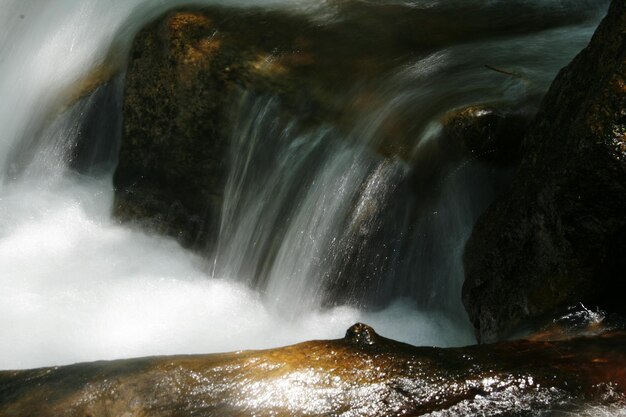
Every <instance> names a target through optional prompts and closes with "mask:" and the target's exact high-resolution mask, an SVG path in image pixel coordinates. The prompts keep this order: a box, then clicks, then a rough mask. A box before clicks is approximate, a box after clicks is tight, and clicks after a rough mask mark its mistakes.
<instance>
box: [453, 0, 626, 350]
mask: <svg viewBox="0 0 626 417" xmlns="http://www.w3.org/2000/svg"><path fill="white" fill-rule="evenodd" d="M625 74H626V3H624V2H623V1H613V3H612V4H611V7H610V10H609V13H608V15H607V17H606V18H605V19H604V21H603V22H602V23H601V25H600V26H599V28H598V30H597V31H596V33H595V35H594V36H593V39H592V40H591V43H590V44H589V46H588V47H587V48H586V49H584V50H583V51H582V52H581V53H580V54H579V55H578V56H577V57H576V58H575V59H574V60H573V61H572V63H571V64H570V65H568V66H567V67H566V68H564V69H563V70H562V71H561V72H560V74H559V75H558V76H557V78H556V80H555V81H554V83H553V85H552V86H551V88H550V90H549V92H548V93H547V95H546V97H545V98H544V100H543V103H542V106H541V109H540V111H539V114H538V116H537V117H536V119H535V121H534V122H533V124H532V126H531V129H530V132H529V134H528V136H527V137H526V138H525V141H524V144H523V160H522V164H521V167H520V169H519V172H518V174H517V176H516V179H515V180H514V184H513V186H512V188H511V189H510V191H509V192H508V193H507V195H506V196H504V197H503V198H501V199H500V200H499V201H497V202H496V203H495V204H494V205H492V206H491V207H490V208H489V209H488V210H487V211H486V213H484V214H483V216H482V217H481V218H480V219H479V221H478V223H477V224H476V226H475V228H474V231H473V233H472V236H471V238H470V239H469V241H468V243H467V246H466V249H465V258H464V263H465V269H466V271H465V274H466V279H465V284H464V287H463V300H464V303H465V306H466V308H467V311H468V312H469V315H470V318H471V320H472V321H473V323H474V325H475V327H476V329H477V332H478V335H479V337H480V339H481V340H482V341H491V340H495V339H499V338H502V337H505V336H506V335H507V334H509V333H510V332H511V331H512V330H514V329H515V328H516V326H518V325H520V324H521V323H523V322H524V321H525V320H528V319H532V318H536V317H539V316H541V315H544V314H547V313H550V312H552V311H554V310H555V309H557V308H561V307H562V306H564V305H568V304H570V305H571V304H575V303H576V302H584V303H589V304H592V305H594V304H595V305H600V306H602V307H604V308H606V309H609V310H614V311H622V312H623V311H624V308H625V307H624V306H625V305H626V304H625V303H624V302H623V297H622V294H623V292H622V291H620V288H622V287H623V281H624V277H625V276H626V275H625V273H624V271H626V256H624V253H626V215H625V213H626V79H625V77H626V75H625Z"/></svg>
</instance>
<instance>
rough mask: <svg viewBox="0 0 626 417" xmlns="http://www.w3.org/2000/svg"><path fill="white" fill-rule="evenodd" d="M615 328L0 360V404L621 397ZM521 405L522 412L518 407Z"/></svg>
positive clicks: (375, 403) (303, 406)
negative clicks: (469, 341)
mask: <svg viewBox="0 0 626 417" xmlns="http://www.w3.org/2000/svg"><path fill="white" fill-rule="evenodd" d="M624 343H626V334H625V333H623V332H614V333H607V334H604V335H602V336H598V337H595V338H582V339H574V340H570V341H561V342H532V341H516V342H505V343H500V344H494V345H483V346H474V347H467V348H453V349H440V348H427V347H415V346H411V345H407V344H403V343H399V342H396V341H393V340H390V339H386V338H384V337H381V336H377V335H376V334H375V332H374V330H373V329H371V328H370V327H368V326H366V325H364V324H357V325H355V326H353V327H352V328H351V329H349V330H348V332H347V334H346V338H344V339H338V340H327V341H311V342H305V343H301V344H298V345H294V346H288V347H284V348H277V349H270V350H264V351H245V352H235V353H227V354H214V355H194V356H172V357H156V358H144V359H131V360H120V361H112V362H94V363H86V364H77V365H70V366H64V367H55V368H44V369H36V370H30V371H4V372H0V415H1V416H3V417H8V416H32V415H37V416H39V417H47V416H59V415H63V416H68V417H72V416H81V417H84V416H86V415H89V416H91V417H100V416H110V415H119V416H142V417H152V416H154V417H156V416H159V417H160V416H182V415H186V416H187V415H226V416H230V415H237V416H248V415H250V416H251V415H274V416H292V415H307V416H322V415H346V416H348V415H359V416H381V415H433V414H429V413H436V412H444V413H448V414H450V413H451V414H450V415H476V413H479V414H480V413H484V414H485V415H520V414H524V413H528V412H530V411H532V412H537V411H546V410H550V409H553V408H558V409H559V410H576V407H577V406H579V405H581V404H585V403H590V404H602V405H610V404H624V403H623V401H624V394H625V393H626V378H625V373H624V369H626V366H625V365H626V352H624V350H623V349H622V347H623V346H624ZM524 415H525V414H524Z"/></svg>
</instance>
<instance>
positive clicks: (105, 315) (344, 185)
mask: <svg viewBox="0 0 626 417" xmlns="http://www.w3.org/2000/svg"><path fill="white" fill-rule="evenodd" d="M182 3H183V2H182V1H178V0H161V1H149V0H144V1H141V0H132V1H121V0H111V1H108V2H102V1H97V0H53V1H48V2H41V1H37V0H1V2H0V369H15V368H31V367H37V366H44V365H59V364H68V363H73V362H78V361H92V360H99V359H114V358H123V357H135V356H145V355H156V354H173V353H197V352H217V351H230V350H238V349H249V348H261V347H270V346H279V345H285V344H289V343H294V342H297V341H302V340H305V339H316V338H335V337H339V336H341V335H342V334H343V332H344V331H345V329H346V328H347V327H349V325H351V324H352V323H354V322H357V321H363V322H367V323H368V324H370V325H372V326H373V327H375V328H376V329H377V330H378V331H379V332H380V333H381V334H383V335H385V336H387V337H391V338H394V339H397V340H401V341H406V342H409V343H412V344H417V345H436V346H458V345H464V344H471V343H473V342H474V337H473V331H472V329H471V326H470V324H469V322H468V320H467V317H466V316H465V313H464V310H463V307H462V304H461V300H460V291H461V285H462V280H463V271H462V265H461V253H462V248H463V244H464V242H465V240H466V239H467V237H468V236H469V233H470V231H471V227H472V225H473V222H474V221H475V220H476V218H477V216H478V215H479V214H480V210H482V209H483V208H484V207H485V205H486V204H487V203H488V202H489V201H490V199H491V198H493V193H492V192H491V191H490V190H489V189H488V187H487V185H488V182H487V181H486V180H483V179H482V177H481V176H482V175H483V173H482V172H481V170H480V169H473V170H470V171H469V172H470V173H471V175H468V174H467V171H464V172H463V174H461V175H452V176H451V177H450V178H446V180H445V184H444V186H443V190H442V192H441V193H440V195H439V197H438V199H437V201H436V202H435V203H434V206H433V209H432V210H430V214H429V215H428V216H426V217H425V218H424V219H423V220H422V222H421V223H420V224H419V225H418V226H417V227H416V229H415V230H414V232H412V234H407V235H403V234H402V230H403V229H402V226H403V223H402V222H403V219H404V218H405V211H406V210H409V209H410V208H411V207H412V206H411V204H414V202H412V201H409V200H410V199H409V200H406V201H404V199H405V197H404V195H403V194H402V192H403V191H402V188H401V179H402V178H403V175H405V172H406V169H407V168H406V166H405V164H404V163H402V162H399V161H395V162H389V161H388V160H387V161H382V160H381V159H379V158H377V157H376V156H375V155H374V156H372V155H370V153H368V152H366V150H365V149H366V146H367V145H368V144H370V143H372V142H375V141H376V140H378V138H377V134H378V133H377V132H378V131H379V128H380V127H381V126H382V125H384V124H385V123H386V121H387V120H390V119H391V118H392V117H394V115H398V114H404V113H403V112H405V111H406V109H408V108H411V109H412V111H414V112H415V113H416V114H421V115H422V118H421V120H419V121H416V123H417V127H415V131H416V132H417V133H416V135H417V136H419V138H418V139H419V140H416V143H425V142H427V141H428V140H429V139H431V138H432V137H434V136H435V135H434V133H433V132H437V130H438V128H439V125H438V120H439V117H440V116H441V115H442V114H444V113H445V112H446V111H447V110H451V109H454V108H457V107H459V106H462V105H465V104H469V103H473V102H481V101H487V100H496V99H499V100H504V101H509V102H516V101H521V100H523V99H524V97H532V96H536V95H538V94H541V93H542V92H544V91H545V90H546V88H547V87H548V85H549V83H550V81H551V80H552V78H553V77H554V76H555V75H556V73H557V71H558V70H559V69H560V68H561V67H562V66H563V65H565V64H566V63H567V62H568V61H569V60H570V59H571V58H572V57H573V56H574V55H575V54H576V53H577V52H578V51H579V50H580V49H582V47H583V46H584V45H585V44H586V43H587V41H588V40H589V38H590V36H591V34H592V33H593V30H594V29H595V27H596V25H597V24H598V22H599V19H600V17H601V16H602V13H603V12H604V11H605V10H606V2H604V1H583V0H578V1H574V0H572V1H565V0H562V1H559V0H554V1H549V0H511V1H505V0H472V1H460V0H459V1H456V0H440V1H433V0H414V1H407V2H403V3H406V7H410V8H418V9H419V8H423V9H437V8H441V9H445V10H454V8H458V9H459V11H458V13H463V10H464V8H473V10H476V9H477V8H478V9H481V8H484V10H485V13H490V16H493V18H494V19H493V24H494V25H499V27H500V31H499V32H498V34H497V35H495V34H494V35H493V36H488V35H485V36H477V37H476V39H477V40H474V41H472V42H468V43H462V42H459V43H458V44H453V45H450V46H447V47H446V48H444V49H441V50H438V51H428V52H424V53H423V54H421V55H420V56H419V57H418V58H416V60H415V62H413V63H412V64H411V65H403V66H402V67H399V68H397V70H396V71H394V73H393V74H392V75H391V76H389V77H388V79H385V80H381V82H380V87H379V91H380V95H381V96H382V97H384V98H385V100H384V103H383V104H381V106H380V107H379V108H376V109H373V110H371V111H370V112H369V113H364V114H363V115H362V118H361V120H357V121H356V122H355V126H354V128H353V136H354V138H352V139H353V140H352V141H345V140H337V139H336V138H335V137H334V135H336V133H335V132H333V131H332V129H325V128H320V129H319V130H317V131H313V132H309V133H308V135H310V137H307V138H306V139H307V140H306V141H303V142H304V143H306V146H304V145H303V146H299V147H298V146H291V145H289V144H293V143H297V141H298V138H297V137H296V138H293V137H290V136H289V130H288V129H289V121H285V123H284V128H283V131H282V136H281V135H276V137H274V139H275V140H274V142H272V145H271V146H272V147H273V148H272V149H270V150H268V149H267V148H266V149H262V148H263V147H261V146H258V143H259V142H263V143H264V144H265V143H267V140H266V141H262V140H261V139H262V138H261V136H263V135H265V136H267V135H271V134H272V132H271V131H270V132H269V133H268V131H265V130H264V128H263V126H265V125H266V124H267V123H268V121H267V118H268V117H269V118H272V117H273V113H272V112H273V111H274V110H273V109H274V106H275V105H276V104H275V103H274V101H273V100H272V99H271V98H267V97H265V98H263V97H262V98H249V97H243V98H242V104H241V110H240V114H239V117H238V124H237V125H236V126H235V127H234V129H233V135H234V136H233V137H234V138H236V140H234V144H235V145H234V146H237V147H238V148H237V149H235V150H234V151H233V160H232V164H231V165H232V166H231V172H230V176H229V182H228V184H227V192H226V196H225V200H224V209H223V213H224V215H223V218H222V220H221V226H220V237H219V241H218V245H217V248H216V249H215V251H214V253H213V252H212V253H208V254H204V256H201V254H194V253H191V252H188V251H186V250H184V249H182V248H181V247H180V246H179V245H178V244H177V243H176V242H175V241H174V240H172V239H169V238H165V237H159V236H155V235H154V234H150V233H149V232H147V231H143V230H139V229H138V228H133V227H131V226H123V225H120V224H118V223H117V222H116V221H115V220H113V219H111V207H112V201H113V187H112V181H111V178H112V174H113V170H114V163H113V162H114V160H115V151H116V149H117V147H118V146H119V143H117V139H116V138H115V136H116V135H115V134H114V133H111V137H110V138H108V139H109V140H107V138H104V141H103V144H100V145H99V146H100V147H102V146H104V150H103V151H101V152H104V154H107V155H109V157H108V159H107V158H105V159H104V160H105V162H106V163H105V164H104V165H102V164H101V165H99V166H98V169H95V166H93V167H87V168H94V169H91V170H90V169H86V170H83V171H84V172H82V173H77V172H76V171H75V170H74V169H72V168H71V167H69V166H68V164H67V161H66V160H67V158H66V150H67V147H68V146H69V145H68V144H71V143H73V142H74V141H75V140H76V138H77V135H78V134H79V131H80V129H78V126H80V123H81V120H82V119H83V118H85V117H87V116H86V115H88V114H90V112H92V111H93V110H92V108H91V107H90V105H91V104H90V101H89V99H86V100H85V99H83V100H80V101H78V102H77V104H74V105H73V106H72V107H69V108H68V105H69V104H70V103H73V102H75V100H74V99H73V96H72V91H75V89H76V85H77V84H79V83H80V80H82V79H84V78H85V77H87V75H88V74H90V73H91V72H92V71H93V70H94V68H96V67H100V66H101V64H102V63H103V62H109V61H111V60H112V61H116V59H117V61H119V55H121V56H123V55H124V51H126V50H127V49H128V47H129V44H130V41H131V39H132V37H133V35H134V34H135V33H136V31H137V30H138V28H140V27H141V25H142V24H144V23H145V22H147V21H148V20H149V19H151V18H153V17H155V16H157V15H158V14H159V13H161V12H163V11H164V10H166V9H168V8H171V7H173V6H175V5H178V4H182ZM222 3H225V4H230V5H237V6H248V5H261V6H267V7H280V8H287V9H291V10H293V12H294V13H304V14H306V15H308V16H310V18H311V19H314V20H316V21H318V22H319V24H324V23H325V22H327V21H333V20H334V19H335V18H336V15H335V12H336V9H337V7H338V3H337V2H332V1H328V2H313V1H307V0H292V1H290V0H282V1H280V0H278V1H272V2H271V3H270V2H261V1H258V2H255V1H253V0H241V1H240V0H233V1H232V2H226V1H224V2H222ZM511 7H512V8H513V9H510V8H511ZM509 10H526V11H528V13H527V15H516V16H514V18H515V19H514V20H515V22H512V23H511V24H510V27H511V30H510V33H508V34H507V33H506V28H507V27H508V23H507V20H506V19H508V18H509V14H510V12H509ZM450 13H452V14H454V12H450ZM537 20H540V21H542V22H543V23H542V24H538V26H537V28H536V29H533V30H519V28H520V27H523V26H524V24H525V23H527V24H528V26H530V27H535V26H533V25H534V24H535V23H536V22H537ZM484 32H485V33H486V34H489V33H491V32H489V28H484ZM503 32H504V34H503ZM112 45H114V46H115V48H113V49H112V48H111V47H112ZM111 50H115V51H117V55H118V56H117V58H116V57H111V56H110V54H109V52H110V51H111ZM122 61H123V60H122ZM475 62H479V63H480V64H481V65H475V64H473V63H475ZM485 62H488V63H490V64H491V65H494V66H496V67H502V68H506V69H507V70H510V71H513V72H515V73H518V74H523V75H524V79H523V80H521V79H519V78H512V77H503V76H502V75H501V74H497V73H496V72H494V71H488V70H487V71H485V68H484V67H483V65H482V64H484V63H485ZM111 65H114V66H115V65H123V64H119V62H117V63H114V64H111ZM113 90H114V91H113V93H112V94H113V96H112V100H113V102H114V103H117V104H119V103H120V101H121V99H122V97H121V92H122V84H121V81H120V82H119V85H118V86H117V87H116V88H114V89H113ZM118 107H119V106H118ZM108 108H109V109H110V108H116V106H115V105H114V106H109V107H108ZM108 133H109V132H107V134H108ZM285 137H288V138H289V140H290V141H289V143H288V144H285V143H283V142H281V138H283V139H284V138H285ZM264 146H266V145H264ZM418 152H420V148H419V146H417V147H416V148H415V149H413V153H418ZM266 154H272V155H275V158H276V160H275V161H274V163H273V164H271V166H270V167H263V166H261V167H259V168H258V169H257V170H255V171H254V172H255V173H258V172H262V173H263V176H262V179H261V180H260V181H259V180H258V178H251V177H250V176H249V175H250V174H248V172H247V171H246V170H247V169H248V168H249V166H250V164H252V165H253V166H254V164H257V165H262V164H261V163H260V162H259V161H260V160H263V158H265V155H266ZM311 155H314V157H313V156H311ZM259 158H260V159H259ZM281 158H282V159H281ZM24 161H26V162H24ZM99 162H101V161H99ZM299 164H300V165H302V166H305V165H306V166H315V167H317V168H316V171H315V174H314V176H313V178H309V180H308V181H309V182H308V183H303V180H302V178H300V177H297V176H296V174H295V173H294V172H291V171H290V169H294V167H298V166H300V165H299ZM462 168H463V167H459V169H462ZM486 184H487V185H486ZM483 186H484V187H483ZM294 187H305V188H306V190H307V191H306V192H304V193H298V194H297V198H298V199H297V201H293V193H289V192H288V191H289V190H290V189H293V188H294ZM418 198H419V197H418ZM391 200H393V201H400V203H398V204H397V205H396V206H398V207H400V208H399V209H398V210H397V211H394V212H393V213H392V214H393V219H396V220H397V221H396V222H391V221H390V220H389V216H386V217H385V216H383V214H384V213H385V212H386V210H387V205H386V204H387V202H388V201H391ZM403 210H404V211H403ZM285 212H289V213H290V215H289V220H288V222H287V224H286V225H285V229H284V230H283V232H282V233H283V234H282V235H281V237H280V239H282V240H280V242H279V245H278V248H277V250H275V251H274V253H273V255H272V257H271V259H268V258H267V257H265V254H266V253H267V251H264V250H261V249H258V247H260V246H263V245H268V244H269V243H268V242H274V243H275V242H276V240H277V236H276V235H275V234H274V232H273V230H268V227H270V226H272V225H273V224H275V223H276V222H277V219H279V218H280V216H281V215H282V214H284V213H285ZM372 212H374V214H373V216H374V217H373V218H374V220H372V222H374V223H372V222H369V223H368V221H367V219H365V220H364V218H365V217H364V216H366V215H372ZM376 213H379V214H380V215H378V214H376ZM377 216H378V217H377ZM377 225H384V226H385V227H389V228H388V229H385V230H387V231H388V233H387V234H385V233H383V237H382V238H381V236H380V234H378V235H377V239H382V241H383V242H384V243H385V245H386V246H385V247H386V248H388V252H386V253H383V255H384V256H383V257H384V259H388V258H389V257H391V258H393V256H394V254H395V255H396V256H397V257H398V259H396V260H393V259H392V260H391V261H389V263H388V264H385V265H382V264H381V265H374V266H373V267H371V268H370V269H367V268H365V269H367V271H368V272H369V273H372V274H374V275H377V276H376V278H375V279H376V280H378V281H377V285H372V286H371V287H368V288H367V289H366V290H365V292H363V293H362V294H359V295H358V297H357V298H358V300H359V302H357V303H349V304H346V305H342V304H343V303H342V302H334V303H333V302H331V303H329V302H328V300H325V299H324V297H323V296H322V295H320V294H321V293H320V286H321V284H320V283H321V282H322V281H320V280H321V279H325V278H328V277H329V276H332V275H333V274H336V273H337V271H338V268H339V269H340V267H338V266H337V265H338V263H340V261H341V259H339V260H338V259H329V256H330V255H329V253H334V254H335V255H336V254H339V256H340V257H341V256H343V255H345V257H349V256H352V255H351V254H350V253H347V252H345V250H346V248H352V247H353V246H351V245H356V244H361V245H364V247H365V246H367V244H368V242H367V240H365V243H363V242H361V241H358V239H361V240H363V239H367V236H368V235H367V230H366V231H365V232H363V230H364V228H365V229H367V227H374V228H375V227H377ZM394 228H395V229H394ZM356 229H358V230H359V231H360V234H359V237H354V236H353V235H351V234H350V233H352V232H351V231H354V230H356ZM396 232H397V233H396ZM391 235H394V236H395V237H392V236H391ZM363 236H365V238H363ZM397 236H401V238H397ZM355 241H358V242H357V243H355ZM252 242H255V246H254V247H252V246H251V245H252ZM259 242H260V243H259ZM342 242H343V243H342ZM257 243H259V244H258V245H257ZM394 245H395V246H394ZM368 250H369V249H368ZM368 250H365V251H364V252H363V254H361V255H362V256H361V257H359V256H355V257H354V259H356V260H355V261H354V262H353V263H355V264H357V267H355V269H354V270H356V271H363V270H364V268H363V267H362V265H360V264H359V262H366V261H370V259H364V258H365V257H366V256H367V254H369V253H370V252H368ZM342 251H343V252H342ZM244 255H245V256H244ZM357 255H358V254H357ZM207 258H208V259H209V261H207ZM261 263H263V268H261V269H263V271H264V272H263V276H262V277H260V276H259V273H258V270H259V269H260V268H259V265H260V264H261ZM389 265H391V266H389ZM258 282H262V285H260V284H258Z"/></svg>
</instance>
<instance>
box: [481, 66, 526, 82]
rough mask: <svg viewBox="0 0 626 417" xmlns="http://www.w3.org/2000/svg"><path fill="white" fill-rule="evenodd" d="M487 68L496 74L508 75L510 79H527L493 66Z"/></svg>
mask: <svg viewBox="0 0 626 417" xmlns="http://www.w3.org/2000/svg"><path fill="white" fill-rule="evenodd" d="M485 68H487V69H490V70H492V71H495V72H499V73H500V74H504V75H508V76H510V77H515V78H521V79H524V78H525V77H523V76H521V75H519V74H516V73H514V72H510V71H505V70H503V69H500V68H496V67H492V66H491V65H485Z"/></svg>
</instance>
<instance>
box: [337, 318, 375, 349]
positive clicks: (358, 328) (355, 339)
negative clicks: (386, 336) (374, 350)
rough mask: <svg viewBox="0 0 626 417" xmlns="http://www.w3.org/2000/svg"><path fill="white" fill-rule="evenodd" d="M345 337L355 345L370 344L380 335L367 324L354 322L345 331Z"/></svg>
mask: <svg viewBox="0 0 626 417" xmlns="http://www.w3.org/2000/svg"><path fill="white" fill-rule="evenodd" d="M345 339H346V340H347V341H348V342H350V343H353V344H355V345H357V346H372V345H374V344H375V343H377V342H378V341H379V339H380V336H378V334H377V333H376V332H375V331H374V329H373V328H371V327H370V326H368V325H367V324H363V323H356V324H355V325H353V326H352V327H350V328H349V329H348V330H347V331H346V336H345Z"/></svg>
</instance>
